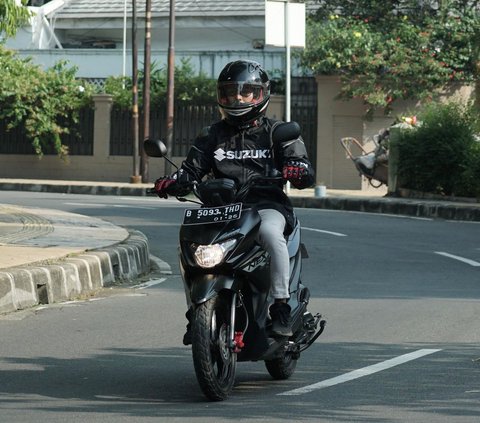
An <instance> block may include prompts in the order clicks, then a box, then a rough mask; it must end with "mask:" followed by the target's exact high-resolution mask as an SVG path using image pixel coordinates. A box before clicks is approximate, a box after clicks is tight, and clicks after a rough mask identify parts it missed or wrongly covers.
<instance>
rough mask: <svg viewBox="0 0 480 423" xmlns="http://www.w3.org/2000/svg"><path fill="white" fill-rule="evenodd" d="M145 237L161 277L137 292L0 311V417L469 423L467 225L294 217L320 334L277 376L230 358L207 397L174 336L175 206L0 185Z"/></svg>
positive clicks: (474, 282) (474, 401) (472, 392)
mask: <svg viewBox="0 0 480 423" xmlns="http://www.w3.org/2000/svg"><path fill="white" fill-rule="evenodd" d="M0 203H12V204H19V205H25V206H38V207H45V208H55V209H62V210H66V211H71V212H75V213H81V214H85V215H91V216H95V217H99V218H102V219H105V220H108V221H110V222H113V223H115V224H118V225H121V226H126V227H129V228H134V229H137V230H140V231H142V232H143V233H145V234H146V235H147V237H148V238H149V240H150V247H151V253H152V254H154V255H156V256H158V257H160V258H161V259H163V260H164V261H167V262H168V263H169V264H170V265H171V266H172V270H173V274H172V275H171V276H168V277H162V278H159V277H158V276H157V277H156V282H158V283H157V284H155V285H153V286H151V287H149V288H147V289H133V288H128V287H120V288H118V289H109V290H105V291H104V292H103V293H101V295H99V296H98V297H96V298H92V299H89V300H87V301H83V302H75V303H69V304H58V305H53V306H49V307H47V308H39V309H34V310H29V311H27V312H21V313H14V314H12V315H9V316H7V317H4V318H2V319H0V339H1V342H0V421H1V422H9V423H10V422H39V421H41V422H65V421H69V422H93V421H95V422H97V421H101V422H113V421H115V422H137V421H138V422H150V421H152V422H153V421H155V422H158V421H168V422H170V421H171V422H195V423H197V422H211V421H215V422H231V421H248V422H253V421H255V422H256V421H262V422H279V421H287V420H288V421H292V420H294V421H306V422H449V423H450V422H478V421H479V419H480V401H479V400H480V382H479V380H480V378H479V372H480V348H479V347H480V342H479V341H480V331H479V329H478V326H479V324H478V322H479V318H480V307H479V306H480V277H479V272H480V245H479V236H478V235H479V231H480V226H479V223H464V222H448V221H441V220H424V219H412V218H407V217H394V216H385V215H374V214H363V213H349V212H334V211H323V210H306V209H303V210H298V211H297V212H298V215H299V217H300V219H301V221H302V224H303V227H304V229H303V231H302V236H303V241H304V243H305V244H306V246H307V248H308V251H309V254H310V258H309V259H307V260H305V262H304V272H303V279H304V282H305V284H306V285H308V286H309V288H310V289H311V292H312V298H311V302H310V310H311V311H312V312H321V313H322V314H323V315H324V317H325V318H326V319H327V321H328V323H327V328H326V330H325V333H324V335H322V336H321V337H320V338H319V339H318V340H317V342H316V343H315V344H314V345H313V346H312V347H311V348H310V349H309V350H307V351H306V352H305V353H303V354H302V356H301V358H300V360H299V363H298V365H297V370H296V372H295V374H294V375H293V377H292V378H291V379H290V380H287V381H281V382H278V381H273V380H272V379H271V378H270V376H269V375H268V373H267V371H266V370H265V368H264V366H263V363H239V365H238V369H237V385H236V387H235V389H234V392H233V394H232V397H231V398H230V399H229V400H228V401H225V402H222V403H211V402H207V401H206V400H205V399H204V398H203V396H202V394H201V392H200V389H199V388H198V386H197V383H196V380H195V376H194V372H193V365H192V360H191V355H190V350H189V348H187V347H184V346H182V345H181V338H182V335H183V331H184V326H185V321H184V317H183V314H184V312H185V301H184V294H183V287H182V283H181V279H180V277H179V275H178V266H177V264H176V260H177V258H176V243H177V239H178V227H179V222H180V219H181V215H182V209H183V208H184V207H185V206H184V205H183V204H179V203H177V202H171V201H161V200H157V199H154V198H135V197H125V198H123V197H108V196H81V195H59V194H45V193H44V194H35V193H17V192H0Z"/></svg>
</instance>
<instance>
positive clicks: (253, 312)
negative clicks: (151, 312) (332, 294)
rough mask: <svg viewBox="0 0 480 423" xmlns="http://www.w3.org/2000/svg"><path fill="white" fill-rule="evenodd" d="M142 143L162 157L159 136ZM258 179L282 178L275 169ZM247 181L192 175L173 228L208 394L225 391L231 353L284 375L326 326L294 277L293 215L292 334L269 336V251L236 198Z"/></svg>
mask: <svg viewBox="0 0 480 423" xmlns="http://www.w3.org/2000/svg"><path fill="white" fill-rule="evenodd" d="M292 124H293V123H284V124H281V125H280V126H278V127H277V128H276V129H275V131H274V133H273V136H272V138H273V141H274V142H282V141H286V140H290V139H293V138H295V137H296V136H298V135H295V134H294V132H295V131H297V128H298V125H297V126H296V127H294V126H293V125H292ZM295 125H296V124H295ZM144 147H145V151H146V153H147V154H148V155H149V156H153V157H164V158H165V159H166V160H169V159H168V158H167V157H166V153H167V151H166V147H165V145H164V144H163V143H162V142H161V141H153V140H147V141H145V145H144ZM172 164H173V163H172ZM174 166H175V165H174ZM275 172H276V170H275ZM261 179H262V180H261V183H275V184H278V183H282V179H281V176H277V175H274V176H265V177H262V178H261ZM253 182H256V183H258V182H259V181H258V180H255V181H253ZM251 185H252V182H250V183H247V184H245V185H244V186H242V187H240V188H238V189H237V187H236V185H235V182H234V181H233V180H230V179H213V180H206V181H204V182H201V183H194V184H193V185H192V187H191V188H192V190H193V193H194V194H195V196H196V197H197V198H198V199H199V200H200V204H201V207H199V208H192V209H187V210H185V215H184V219H183V223H182V226H181V228H180V268H181V272H182V276H183V281H184V283H185V286H186V290H187V292H188V293H189V296H190V302H191V307H192V308H191V310H192V313H191V314H192V354H193V364H194V368H195V372H196V376H197V379H198V382H199V384H200V387H201V389H202V391H203V393H204V394H205V395H206V397H207V398H209V399H210V400H213V401H221V400H224V399H226V398H227V397H228V396H229V394H230V392H231V390H232V388H233V385H234V381H235V371H236V364H237V361H259V360H263V361H265V365H266V368H267V370H268V372H269V373H270V375H271V376H272V377H273V378H274V379H279V380H281V379H287V378H289V377H290V376H291V375H292V374H293V372H294V370H295V367H296V364H297V360H298V358H299V357H300V353H301V352H302V351H305V350H306V349H307V348H308V347H309V346H310V345H312V343H313V342H314V341H315V340H316V339H317V338H318V337H319V336H320V334H321V333H322V332H323V330H324V328H325V320H322V319H321V316H320V315H319V314H316V315H315V316H314V315H312V314H311V313H310V312H309V311H308V310H307V305H308V301H309V298H310V292H309V290H308V288H307V287H305V286H304V285H303V284H302V281H301V260H302V257H305V256H306V249H305V247H304V245H303V244H302V243H301V242H300V223H299V222H298V220H297V222H296V225H295V228H294V230H293V231H292V233H291V234H290V235H289V236H288V240H287V245H288V251H289V255H290V300H289V305H290V306H291V309H292V311H291V317H292V331H293V336H291V337H290V338H274V337H272V336H270V327H271V322H270V318H269V306H270V304H271V302H272V299H271V298H270V297H269V290H270V280H269V278H270V277H269V274H270V272H269V255H268V254H267V253H266V252H265V251H264V250H263V249H262V248H261V247H260V246H259V245H258V244H257V243H256V242H255V238H256V235H257V231H258V228H259V225H260V216H259V214H258V212H257V211H256V210H255V209H254V208H249V207H246V206H245V205H244V204H243V203H242V198H243V197H245V195H246V194H247V193H248V190H249V188H250V186H251ZM177 198H178V199H179V200H180V201H192V200H187V199H185V198H184V197H177Z"/></svg>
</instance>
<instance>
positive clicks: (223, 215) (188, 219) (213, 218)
mask: <svg viewBox="0 0 480 423" xmlns="http://www.w3.org/2000/svg"><path fill="white" fill-rule="evenodd" d="M241 214H242V203H236V204H230V205H228V206H219V207H202V208H200V209H187V210H185V216H184V217H183V224H184V225H197V224H201V223H218V222H225V221H228V220H236V219H239V218H240V215H241Z"/></svg>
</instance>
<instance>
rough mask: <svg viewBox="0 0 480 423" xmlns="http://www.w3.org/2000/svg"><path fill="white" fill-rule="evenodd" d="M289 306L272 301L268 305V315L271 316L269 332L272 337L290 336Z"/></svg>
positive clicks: (291, 333)
mask: <svg viewBox="0 0 480 423" xmlns="http://www.w3.org/2000/svg"><path fill="white" fill-rule="evenodd" d="M290 311H291V308H290V306H289V305H288V304H287V303H273V304H272V305H271V306H270V317H271V318H272V330H271V334H272V335H273V336H274V337H285V336H287V337H288V336H292V335H293V332H292V326H291V321H290Z"/></svg>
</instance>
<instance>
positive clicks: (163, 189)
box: [153, 176, 177, 198]
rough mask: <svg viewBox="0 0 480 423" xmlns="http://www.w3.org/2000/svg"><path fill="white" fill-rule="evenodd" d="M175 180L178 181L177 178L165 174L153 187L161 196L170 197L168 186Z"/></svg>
mask: <svg viewBox="0 0 480 423" xmlns="http://www.w3.org/2000/svg"><path fill="white" fill-rule="evenodd" d="M175 182H177V180H176V179H174V178H172V177H171V176H165V177H163V178H159V179H157V180H156V181H155V187H154V188H153V189H154V191H155V193H156V194H157V195H158V196H159V197H160V198H168V192H167V191H168V188H169V187H170V186H171V185H173V184H174V183H175Z"/></svg>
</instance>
